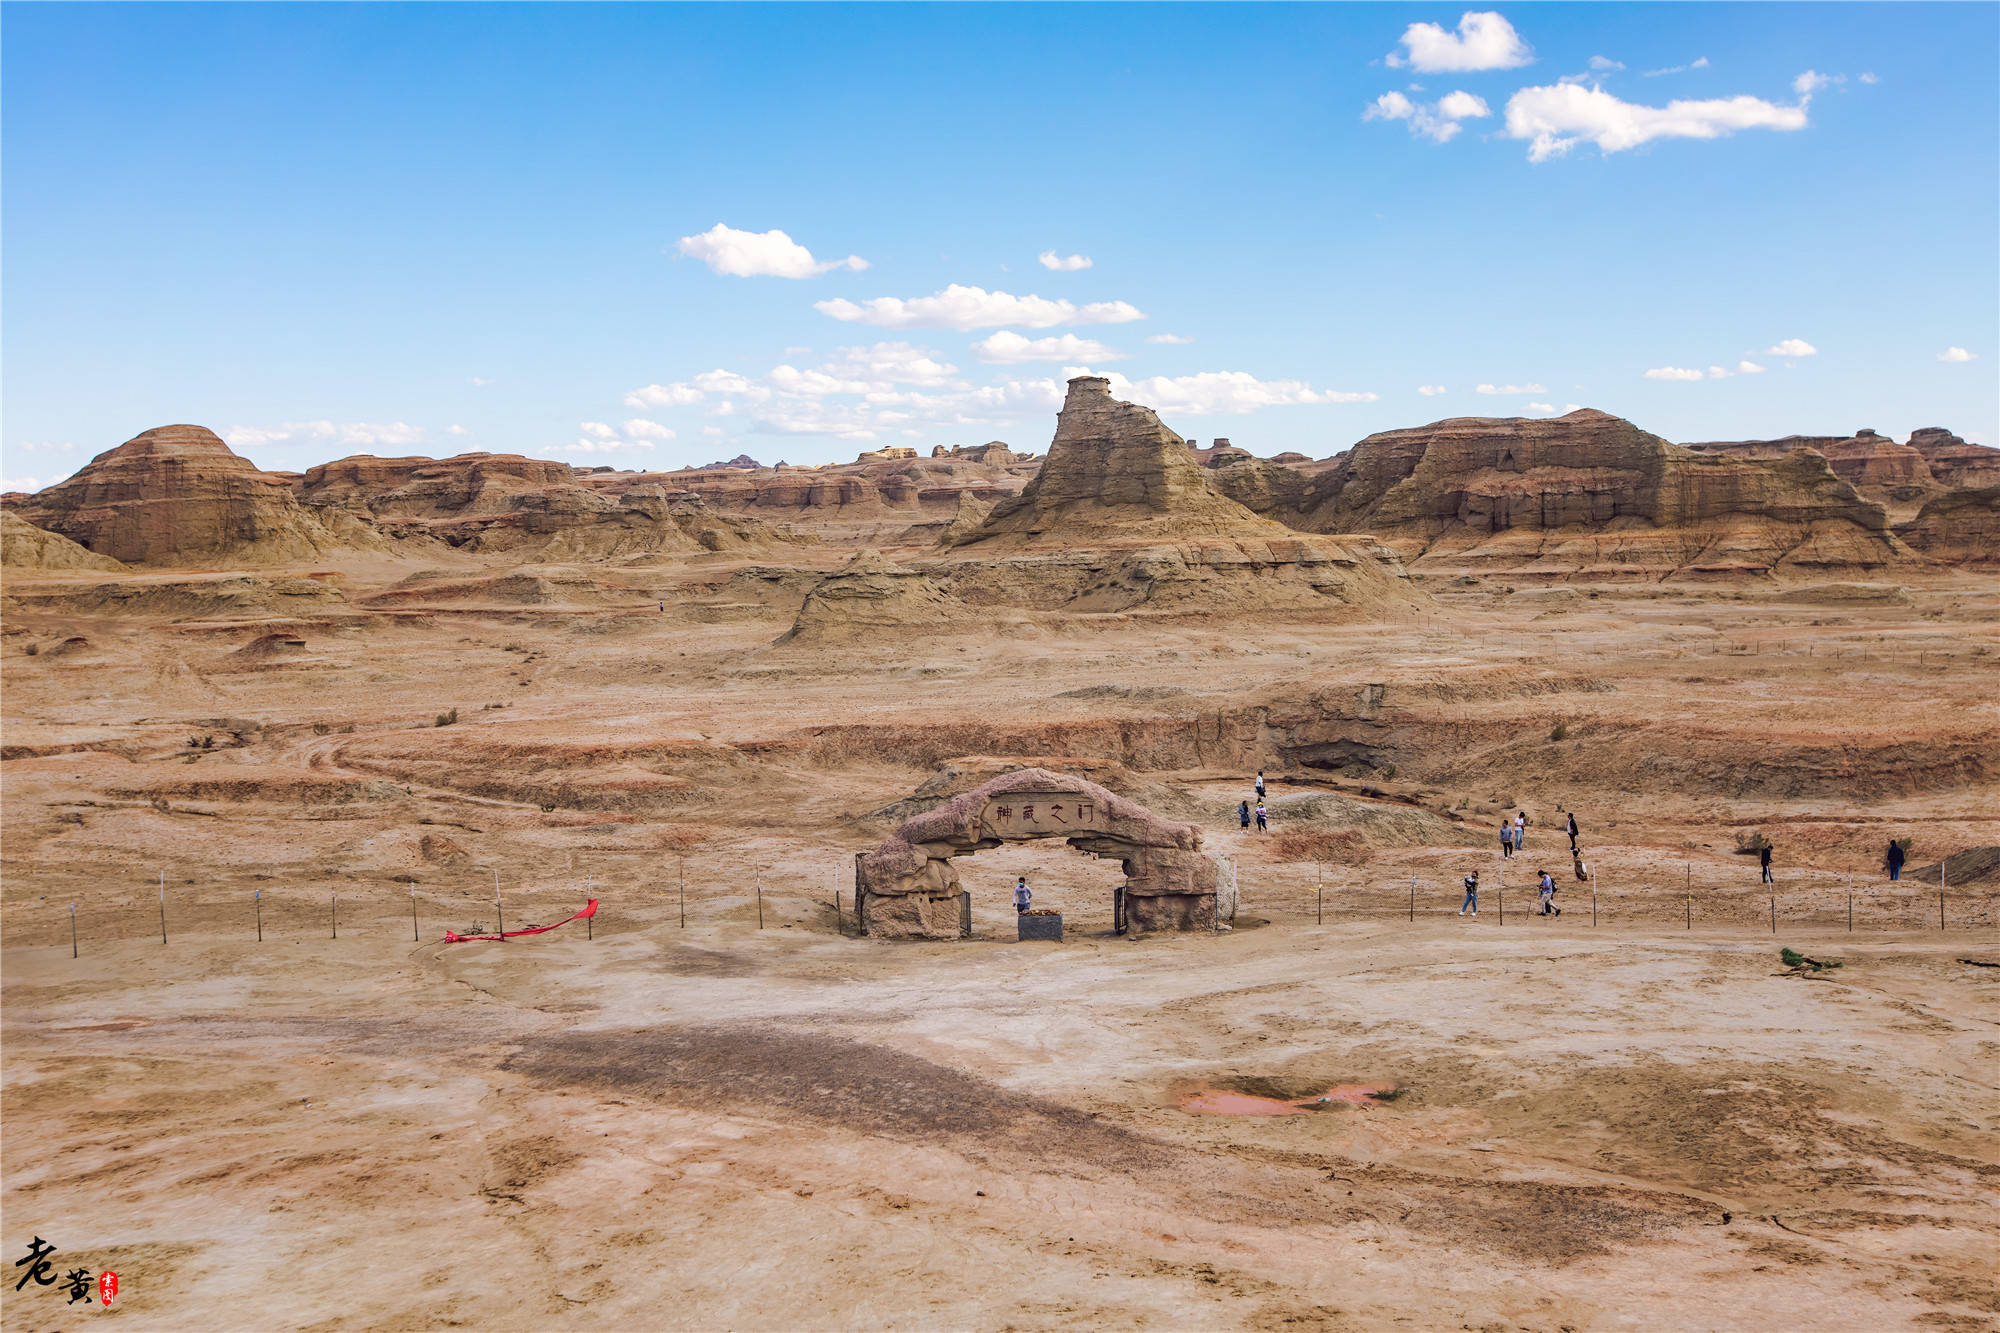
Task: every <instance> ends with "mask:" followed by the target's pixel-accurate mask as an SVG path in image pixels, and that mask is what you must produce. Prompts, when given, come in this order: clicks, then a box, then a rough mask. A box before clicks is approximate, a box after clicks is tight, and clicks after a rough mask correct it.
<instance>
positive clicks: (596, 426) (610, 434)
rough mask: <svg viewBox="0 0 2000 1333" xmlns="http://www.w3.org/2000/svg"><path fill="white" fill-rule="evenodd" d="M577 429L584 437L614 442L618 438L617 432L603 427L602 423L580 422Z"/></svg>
mask: <svg viewBox="0 0 2000 1333" xmlns="http://www.w3.org/2000/svg"><path fill="white" fill-rule="evenodd" d="M577 429H578V430H580V431H582V432H583V433H584V434H585V435H589V436H593V437H594V438H596V439H600V440H615V439H617V438H618V432H617V431H615V430H613V429H612V428H611V427H609V426H607V425H605V424H604V423H603V422H602V421H585V422H581V423H579V424H578V426H577Z"/></svg>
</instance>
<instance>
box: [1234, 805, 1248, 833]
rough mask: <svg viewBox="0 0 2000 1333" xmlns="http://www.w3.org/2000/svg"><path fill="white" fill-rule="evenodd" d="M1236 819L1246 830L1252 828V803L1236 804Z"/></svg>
mask: <svg viewBox="0 0 2000 1333" xmlns="http://www.w3.org/2000/svg"><path fill="white" fill-rule="evenodd" d="M1236 818H1237V820H1238V821H1239V822H1240V823H1241V824H1242V825H1243V827H1244V828H1249V827H1250V802H1248V801H1238V802H1237V803H1236Z"/></svg>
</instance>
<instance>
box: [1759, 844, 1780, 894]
mask: <svg viewBox="0 0 2000 1333" xmlns="http://www.w3.org/2000/svg"><path fill="white" fill-rule="evenodd" d="M1757 864H1758V866H1759V867H1760V868H1761V869H1762V870H1763V883H1766V884H1774V883H1776V882H1777V881H1775V880H1773V879H1772V878H1771V844H1770V843H1768V842H1767V843H1765V844H1764V847H1763V850H1761V851H1759V852H1758V853H1757Z"/></svg>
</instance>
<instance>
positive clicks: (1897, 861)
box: [1889, 838, 1903, 880]
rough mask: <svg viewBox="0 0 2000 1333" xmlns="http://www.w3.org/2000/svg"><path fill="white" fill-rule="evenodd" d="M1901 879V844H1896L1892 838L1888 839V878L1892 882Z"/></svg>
mask: <svg viewBox="0 0 2000 1333" xmlns="http://www.w3.org/2000/svg"><path fill="white" fill-rule="evenodd" d="M1902 877H1903V844H1902V843H1900V842H1897V841H1896V840H1895V839H1894V838H1891V839H1889V878H1890V879H1892V880H1898V879H1901V878H1902Z"/></svg>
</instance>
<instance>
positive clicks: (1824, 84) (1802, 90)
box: [1792, 70, 1847, 97]
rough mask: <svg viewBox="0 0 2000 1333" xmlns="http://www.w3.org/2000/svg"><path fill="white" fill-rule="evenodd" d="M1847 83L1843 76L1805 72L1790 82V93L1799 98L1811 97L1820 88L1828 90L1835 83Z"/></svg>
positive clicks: (1811, 71)
mask: <svg viewBox="0 0 2000 1333" xmlns="http://www.w3.org/2000/svg"><path fill="white" fill-rule="evenodd" d="M1845 82H1847V76H1846V75H1845V74H1820V73H1816V72H1815V71H1813V70H1807V71H1806V72H1805V73H1803V74H1801V75H1799V77H1797V78H1796V79H1793V80H1792V91H1793V92H1795V93H1797V94H1798V95H1799V96H1800V97H1811V96H1812V95H1813V94H1814V93H1816V92H1818V91H1819V90H1820V89H1822V88H1830V87H1832V86H1833V85H1834V84H1836V83H1845Z"/></svg>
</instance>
